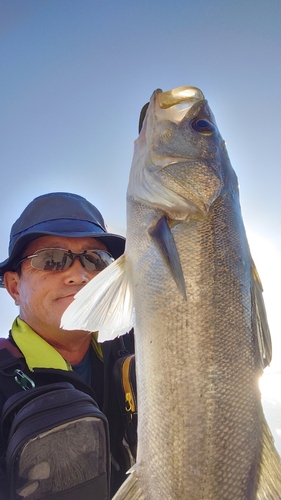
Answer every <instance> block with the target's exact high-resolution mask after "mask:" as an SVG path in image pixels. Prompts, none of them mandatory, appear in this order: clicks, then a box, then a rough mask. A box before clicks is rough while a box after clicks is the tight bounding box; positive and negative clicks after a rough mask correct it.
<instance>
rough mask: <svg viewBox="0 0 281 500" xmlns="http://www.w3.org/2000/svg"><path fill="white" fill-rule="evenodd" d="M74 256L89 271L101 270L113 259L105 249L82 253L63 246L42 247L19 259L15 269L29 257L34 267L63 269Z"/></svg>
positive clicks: (70, 263)
mask: <svg viewBox="0 0 281 500" xmlns="http://www.w3.org/2000/svg"><path fill="white" fill-rule="evenodd" d="M76 258H78V259H79V260H80V263H81V265H82V266H83V267H85V268H86V269H88V270H89V271H102V270H103V269H105V268H106V267H107V266H109V264H111V263H112V262H113V261H114V258H113V257H112V255H110V253H109V252H106V251H105V250H85V251H84V252H83V253H74V252H71V250H64V249H63V248H42V250H38V251H37V252H36V253H34V254H33V255H27V256H26V257H24V258H23V259H21V260H20V261H19V262H18V264H17V266H16V269H17V268H18V266H19V265H20V264H21V263H22V262H24V261H25V260H27V259H31V265H32V267H34V269H39V270H42V271H64V270H65V269H68V268H69V267H70V266H72V264H73V262H74V260H75V259H76Z"/></svg>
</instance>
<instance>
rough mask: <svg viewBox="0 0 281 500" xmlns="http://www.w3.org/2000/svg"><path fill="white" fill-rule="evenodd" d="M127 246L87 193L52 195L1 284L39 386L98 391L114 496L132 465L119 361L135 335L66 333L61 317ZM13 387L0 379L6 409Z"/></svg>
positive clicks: (16, 236) (40, 202)
mask: <svg viewBox="0 0 281 500" xmlns="http://www.w3.org/2000/svg"><path fill="white" fill-rule="evenodd" d="M124 246H125V239H124V238H123V237H122V236H118V235H116V234H111V233H108V232H107V230H106V228H105V224H104V220H103V217H102V215H101V214H100V212H99V211H98V210H97V209H96V208H95V207H94V206H93V205H92V204H91V203H89V202H88V201H87V200H86V199H85V198H82V197H81V196H78V195H75V194H71V193H50V194H45V195H43V196H39V197H38V198H35V199H34V200H33V201H32V202H31V203H30V204H29V205H28V206H27V207H26V209H25V210H24V211H23V213H22V214H21V216H20V217H19V219H18V220H17V221H16V222H15V224H14V225H13V227H12V229H11V235H10V245H9V257H8V258H7V259H6V260H5V261H3V262H1V263H0V283H1V285H2V286H5V287H6V290H7V291H8V293H9V294H10V295H11V297H12V298H13V299H14V301H15V304H16V305H18V306H19V316H18V318H16V319H15V321H14V323H13V325H12V328H11V331H10V333H9V342H10V343H11V344H13V345H14V346H17V347H18V348H19V350H20V351H21V353H22V354H23V356H24V362H25V368H24V370H23V371H24V374H25V375H26V376H27V377H28V378H30V379H31V381H32V382H33V383H35V385H36V386H42V385H44V384H48V383H53V382H61V381H67V382H70V383H71V384H73V385H74V387H75V388H76V389H79V390H81V391H83V392H85V393H87V394H89V395H91V396H92V397H93V399H94V400H95V401H96V402H97V403H98V405H99V408H100V409H101V411H102V412H103V413H104V414H105V415H106V417H107V419H108V422H109V431H110V447H111V455H112V464H113V465H112V471H111V494H112V495H113V494H114V492H115V491H116V490H117V489H118V487H119V486H120V484H121V483H122V482H123V481H124V479H125V473H126V472H127V470H128V468H129V467H130V460H129V454H130V453H128V448H127V447H125V446H124V436H125V433H126V431H125V427H124V423H123V420H122V415H121V412H120V409H119V403H118V399H117V395H116V391H115V387H114V380H113V365H114V363H115V361H116V359H117V358H118V357H119V356H122V354H125V353H126V354H128V353H129V352H133V349H134V344H133V333H132V332H130V333H128V334H126V335H124V336H123V338H121V339H116V340H115V341H112V342H106V343H104V344H98V342H97V340H96V335H95V334H94V333H90V332H85V331H66V330H62V329H61V328H60V320H61V316H62V314H63V312H64V311H65V309H66V308H67V306H68V305H69V304H70V303H71V302H72V301H73V297H74V295H75V294H76V293H77V292H78V291H79V290H81V288H82V287H84V286H85V285H86V284H87V283H88V282H89V281H90V280H91V279H92V278H94V277H95V276H96V275H97V274H98V273H99V272H101V271H102V269H104V268H105V267H106V266H108V265H109V264H110V263H111V262H112V261H113V260H114V259H116V258H118V257H119V256H120V255H122V253H123V251H124ZM2 336H5V333H4V332H3V334H2ZM27 380H28V379H27ZM6 387H7V386H6V381H5V378H3V377H2V378H1V377H0V407H1V409H2V407H3V404H4V402H5V400H6V399H7V397H8V396H9V394H8V395H7V389H5V388H6ZM18 390H19V388H17V389H15V392H16V391H18Z"/></svg>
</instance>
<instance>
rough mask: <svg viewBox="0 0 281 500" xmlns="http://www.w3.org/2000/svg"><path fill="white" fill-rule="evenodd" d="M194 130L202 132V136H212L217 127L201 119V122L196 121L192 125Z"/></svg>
mask: <svg viewBox="0 0 281 500" xmlns="http://www.w3.org/2000/svg"><path fill="white" fill-rule="evenodd" d="M192 128H193V129H194V130H195V131H196V132H200V134H203V135H212V134H213V133H214V132H215V130H216V128H215V126H214V125H213V124H212V123H210V122H209V121H208V120H205V119H202V118H200V119H199V120H194V122H193V123H192Z"/></svg>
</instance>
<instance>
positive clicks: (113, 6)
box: [0, 0, 281, 370]
mask: <svg viewBox="0 0 281 500" xmlns="http://www.w3.org/2000/svg"><path fill="white" fill-rule="evenodd" d="M280 26H281V2H280V0H236V1H235V2H233V0H177V1H175V0H161V1H160V0H0V110H1V111H0V168H1V171H0V176H1V177H0V178H1V196H0V213H1V238H0V260H1V261H2V260H4V259H5V258H6V257H7V247H8V239H9V232H10V227H11V225H12V223H13V222H14V221H15V219H16V218H17V217H18V216H19V214H20V213H21V211H22V210H23V209H24V207H25V206H26V205H27V203H29V201H31V200H32V199H33V198H34V197H36V196H38V195H40V194H42V193H46V192H50V191H71V192H76V193H78V194H81V195H82V196H85V197H86V198H88V199H89V200H90V201H92V202H93V203H94V204H96V205H97V206H98V208H99V209H100V210H101V211H102V213H103V215H104V217H105V219H106V221H107V224H108V226H109V229H110V230H114V231H118V232H120V233H122V234H125V228H126V188H127V182H128V176H129V170H130V164H131V159H132V151H133V141H134V139H135V138H136V137H137V125H138V117H139V112H140V109H141V107H142V106H143V104H144V103H145V102H147V101H148V100H149V98H150V95H151V94H152V92H153V91H154V90H155V89H156V88H161V89H162V90H169V89H171V88H173V87H178V86H181V85H192V86H197V87H199V88H200V89H201V90H202V91H203V93H204V94H205V97H206V98H207V99H208V101H209V104H210V106H211V108H212V110H213V112H214V114H215V116H216V120H217V123H218V126H219V128H220V132H221V134H222V136H223V137H224V139H225V140H226V142H227V146H228V151H229V155H230V158H231V161H232V164H233V167H234V169H235V170H236V173H237V175H238V177H239V181H240V187H241V205H242V211H243V217H244V222H245V226H246V230H247V233H248V237H249V241H250V246H251V249H252V254H253V257H254V260H255V261H256V264H257V267H258V270H259V273H260V275H261V278H262V282H263V285H264V289H265V294H264V296H265V301H266V306H267V311H268V318H269V323H270V326H271V331H272V337H273V346H274V358H273V363H272V369H278V370H281V335H280V320H279V309H280V303H279V298H280V283H281V235H280V212H281V196H280V185H281V169H280V153H279V151H280V144H281V142H280V116H281V99H280V97H281V91H280V80H281V64H280V63H281V61H280V59H281V29H280ZM0 294H1V328H2V333H1V335H2V336H5V335H6V332H7V331H8V329H9V327H10V325H11V322H12V320H13V318H14V316H15V315H16V314H17V309H16V308H15V306H14V305H13V303H12V300H11V298H10V297H8V295H7V293H6V291H5V290H0Z"/></svg>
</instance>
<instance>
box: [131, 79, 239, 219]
mask: <svg viewBox="0 0 281 500" xmlns="http://www.w3.org/2000/svg"><path fill="white" fill-rule="evenodd" d="M146 107H147V110H146V113H145V116H144V119H143V123H142V124H141V130H140V134H139V137H138V138H137V139H136V141H135V143H134V155H133V161H132V166H131V172H130V179H129V185H128V190H127V195H128V197H132V198H133V199H135V200H136V201H139V202H141V203H144V204H147V205H150V206H153V207H155V208H157V209H160V210H162V211H164V213H166V214H168V215H169V217H170V218H172V219H179V220H185V219H188V218H202V217H205V216H206V214H207V213H208V211H209V208H210V206H211V205H212V203H213V202H214V201H215V200H216V198H217V197H218V196H219V195H220V194H222V192H223V191H224V189H225V186H226V184H228V182H229V179H230V178H231V182H233V180H234V184H236V185H237V179H236V176H235V173H234V171H233V170H232V168H231V165H230V162H229V158H228V155H227V151H226V146H225V142H224V140H223V139H222V137H221V135H220V133H219V130H218V127H217V124H216V121H215V117H214V115H213V113H212V111H211V109H210V108H209V106H208V102H207V101H206V99H205V98H204V95H203V93H202V92H201V90H199V89H198V88H196V87H178V88H176V89H173V90H171V91H168V92H162V91H161V90H160V89H157V90H156V91H155V92H154V93H153V94H152V96H151V99H150V102H149V104H148V106H146ZM143 114H144V113H143ZM235 179H236V180H235Z"/></svg>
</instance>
